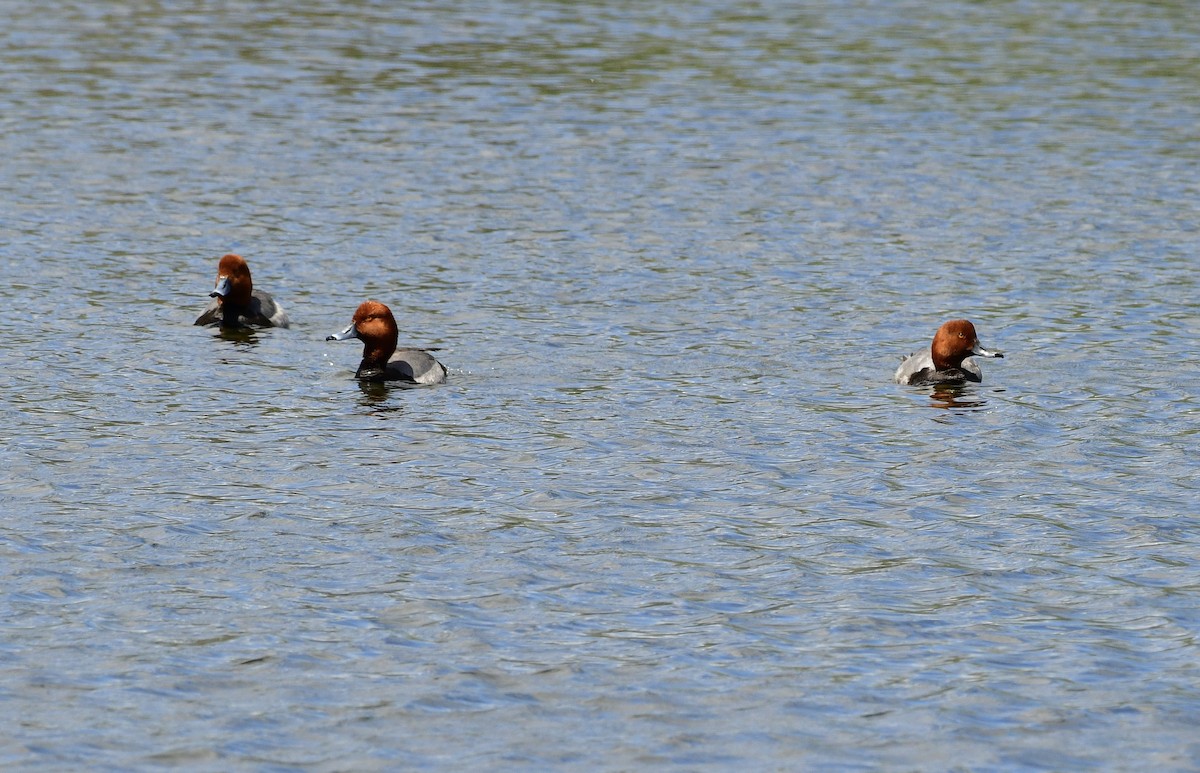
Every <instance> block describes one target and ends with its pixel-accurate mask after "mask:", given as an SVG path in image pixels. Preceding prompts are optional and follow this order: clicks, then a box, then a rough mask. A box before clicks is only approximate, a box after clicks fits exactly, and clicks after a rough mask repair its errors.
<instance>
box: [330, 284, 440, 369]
mask: <svg viewBox="0 0 1200 773" xmlns="http://www.w3.org/2000/svg"><path fill="white" fill-rule="evenodd" d="M399 330H400V329H399V328H398V327H397V326H396V318H395V317H394V316H392V310H391V309H389V308H388V307H387V306H386V305H385V304H383V303H380V302H379V301H363V302H362V303H361V304H359V307H358V309H356V310H355V312H354V318H353V319H352V320H351V322H350V326H349V327H347V328H346V329H345V330H343V331H341V332H339V333H334V334H332V335H329V336H326V337H325V340H326V341H346V340H349V339H351V338H357V339H359V340H360V341H362V342H363V356H362V362H360V363H359V364H358V370H357V371H355V373H354V377H355V378H357V379H360V380H362V381H405V382H408V383H411V384H442V383H445V381H446V366H444V365H442V363H440V362H438V361H437V359H435V358H434V356H433V355H432V354H430V353H429V351H428V350H426V349H416V348H409V347H405V348H403V349H397V348H396V339H397V338H398V337H399Z"/></svg>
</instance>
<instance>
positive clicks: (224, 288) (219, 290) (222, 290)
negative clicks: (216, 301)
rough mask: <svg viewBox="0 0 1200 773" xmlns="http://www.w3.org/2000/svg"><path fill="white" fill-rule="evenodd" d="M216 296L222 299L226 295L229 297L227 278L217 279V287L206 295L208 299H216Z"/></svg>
mask: <svg viewBox="0 0 1200 773" xmlns="http://www.w3.org/2000/svg"><path fill="white" fill-rule="evenodd" d="M218 295H219V296H221V297H222V298H224V297H225V296H226V295H229V277H227V276H223V277H221V278H220V279H218V280H217V286H216V287H214V288H213V291H212V292H211V293H209V294H208V297H209V298H216V297H217V296H218Z"/></svg>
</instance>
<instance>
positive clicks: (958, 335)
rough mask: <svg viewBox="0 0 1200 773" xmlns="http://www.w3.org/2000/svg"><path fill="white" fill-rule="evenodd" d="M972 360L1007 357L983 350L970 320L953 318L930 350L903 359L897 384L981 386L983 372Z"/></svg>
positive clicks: (938, 334)
mask: <svg viewBox="0 0 1200 773" xmlns="http://www.w3.org/2000/svg"><path fill="white" fill-rule="evenodd" d="M971 357H1004V352H1002V351H999V350H989V349H985V348H983V345H982V344H980V343H979V337H978V336H977V335H976V334H975V325H973V324H972V323H971V321H970V320H966V319H952V320H950V321H948V322H944V323H942V326H941V327H939V328H938V330H937V333H935V334H934V336H933V343H932V344H930V346H929V349H927V350H925V351H922V352H916V353H914V354H910V355H908V356H907V357H904V358H902V359H901V361H900V367H899V368H897V369H896V375H895V376H894V380H895V382H896V383H897V384H965V383H967V382H968V381H970V382H975V383H981V382H982V381H983V370H982V369H981V368H980V367H979V366H978V365H977V364H976V363H975V362H974V361H972V360H971V359H969V358H971Z"/></svg>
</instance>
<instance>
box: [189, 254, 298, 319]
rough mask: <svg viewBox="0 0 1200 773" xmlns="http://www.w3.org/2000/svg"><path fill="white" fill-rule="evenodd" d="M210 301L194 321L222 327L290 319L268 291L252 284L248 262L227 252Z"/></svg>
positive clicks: (218, 268)
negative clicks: (217, 324)
mask: <svg viewBox="0 0 1200 773" xmlns="http://www.w3.org/2000/svg"><path fill="white" fill-rule="evenodd" d="M208 295H209V297H211V298H212V301H211V302H210V303H209V304H208V306H206V307H205V309H204V311H203V312H201V314H200V316H199V317H196V321H195V323H193V324H196V325H211V324H214V323H220V324H221V325H222V326H223V327H251V326H257V327H289V326H290V325H291V324H292V321H291V320H290V319H289V318H288V315H287V312H285V311H284V310H283V307H282V306H280V305H279V304H278V303H277V302H276V301H275V299H274V298H272V297H271V294H270V293H268V292H266V291H264V290H257V289H255V288H254V283H253V282H252V281H251V279H250V266H249V265H247V264H246V260H245V259H244V258H243V257H242V256H241V255H234V254H233V253H229V254H228V255H225V256H224V257H222V258H221V262H220V263H218V264H217V284H216V286H215V287H213V291H212V292H211V293H209V294H208Z"/></svg>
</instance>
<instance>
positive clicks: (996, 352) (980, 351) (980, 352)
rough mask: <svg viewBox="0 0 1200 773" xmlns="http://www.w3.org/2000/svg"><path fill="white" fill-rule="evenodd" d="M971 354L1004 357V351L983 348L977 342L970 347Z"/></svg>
mask: <svg viewBox="0 0 1200 773" xmlns="http://www.w3.org/2000/svg"><path fill="white" fill-rule="evenodd" d="M971 354H973V355H975V356H976V357H999V358H1000V359H1004V352H1002V351H1000V350H999V349H984V348H983V347H982V346H980V345H979V344H978V343H976V344H975V348H973V349H971Z"/></svg>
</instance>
